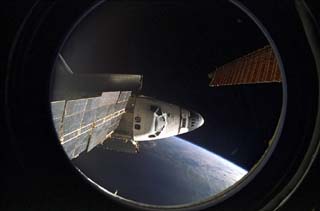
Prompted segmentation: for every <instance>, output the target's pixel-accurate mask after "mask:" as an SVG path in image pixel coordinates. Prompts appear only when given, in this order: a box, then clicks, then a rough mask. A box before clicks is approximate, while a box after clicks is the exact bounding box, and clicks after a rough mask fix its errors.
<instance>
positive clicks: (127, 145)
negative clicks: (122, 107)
mask: <svg viewBox="0 0 320 211" xmlns="http://www.w3.org/2000/svg"><path fill="white" fill-rule="evenodd" d="M203 124H204V119H203V117H202V116H201V115H200V114H199V113H197V112H195V111H191V110H187V109H185V108H182V107H180V106H178V105H174V104H171V103H167V102H164V101H160V100H157V99H154V98H151V97H147V96H143V95H138V96H134V95H133V96H131V97H130V99H129V101H128V104H127V107H126V112H125V114H123V116H122V118H121V120H120V124H119V126H118V128H117V129H116V130H115V132H114V133H113V134H112V136H111V138H110V139H109V140H106V141H105V148H107V149H110V150H116V151H122V152H138V151H139V144H138V143H139V142H142V141H153V140H156V139H164V138H168V137H171V136H176V135H179V134H183V133H187V132H190V131H193V130H195V129H197V128H199V127H201V126H202V125H203Z"/></svg>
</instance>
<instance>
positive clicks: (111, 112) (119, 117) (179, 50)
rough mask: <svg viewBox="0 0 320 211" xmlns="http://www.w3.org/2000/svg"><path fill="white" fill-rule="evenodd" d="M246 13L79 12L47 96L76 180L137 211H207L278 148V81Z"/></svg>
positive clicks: (171, 9) (202, 8)
mask: <svg viewBox="0 0 320 211" xmlns="http://www.w3.org/2000/svg"><path fill="white" fill-rule="evenodd" d="M240 9H243V8H240ZM219 11H220V12H219ZM221 11H224V12H223V13H222V12H221ZM247 13H249V11H247V10H243V11H242V10H239V8H238V7H237V6H236V5H235V4H232V3H228V2H227V3H210V4H197V5H194V4H188V3H181V2H171V3H152V2H149V3H148V2H140V3H129V2H125V3H103V4H101V5H99V6H98V7H96V8H95V9H94V10H93V11H91V12H90V14H87V15H86V16H84V17H82V18H81V21H79V22H78V23H77V25H76V26H74V28H73V30H72V31H70V33H69V35H68V36H67V37H66V39H65V42H64V43H63V45H62V47H61V48H60V50H59V52H58V56H57V59H56V62H55V65H54V72H53V75H52V77H53V78H52V79H53V83H52V95H51V108H52V115H53V116H52V118H53V120H54V124H55V128H56V132H57V134H58V137H59V140H60V143H61V144H62V146H63V148H64V150H65V152H66V153H67V155H68V157H69V158H70V159H71V161H72V163H73V164H74V165H75V166H76V168H77V169H78V170H79V171H80V172H81V174H82V175H84V176H85V177H86V178H88V179H89V181H91V182H92V183H93V184H94V186H96V187H98V188H99V189H101V190H103V192H104V193H106V194H107V195H109V196H110V197H112V198H114V199H115V200H120V201H122V202H124V203H126V204H128V205H132V206H135V207H137V208H144V209H146V208H147V209H165V208H166V209H193V208H195V209H197V208H199V207H204V206H210V205H213V204H215V203H217V202H220V201H222V200H225V199H227V198H229V197H230V196H232V195H233V194H235V193H236V192H237V191H238V190H239V189H240V188H241V187H242V186H244V185H245V184H246V183H248V182H250V180H251V179H252V178H253V177H254V176H255V175H256V174H257V173H258V172H259V170H260V169H261V168H263V166H264V164H265V163H266V162H267V161H268V158H269V156H270V155H271V153H272V151H273V149H274V147H275V146H276V144H277V139H278V136H279V133H280V132H281V128H282V124H283V118H284V116H285V109H286V92H285V90H286V80H285V76H284V74H283V70H282V63H281V60H280V58H279V56H278V54H277V52H276V51H275V50H276V46H275V45H274V43H273V41H272V39H271V38H270V37H269V34H268V33H267V31H266V30H265V29H264V28H263V26H262V25H261V23H259V22H258V20H257V19H253V20H252V18H254V17H253V16H250V15H251V13H249V14H247ZM248 40H249V41H248ZM118 81H121V83H119V82H118ZM142 81H143V85H142ZM149 96H152V97H149ZM167 114H170V115H167Z"/></svg>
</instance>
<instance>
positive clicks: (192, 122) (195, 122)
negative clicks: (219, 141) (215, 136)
mask: <svg viewBox="0 0 320 211" xmlns="http://www.w3.org/2000/svg"><path fill="white" fill-rule="evenodd" d="M203 123H204V119H203V117H202V116H201V115H200V114H199V113H197V112H194V111H190V117H189V124H188V129H189V131H191V130H194V129H197V128H199V127H201V126H202V125H203Z"/></svg>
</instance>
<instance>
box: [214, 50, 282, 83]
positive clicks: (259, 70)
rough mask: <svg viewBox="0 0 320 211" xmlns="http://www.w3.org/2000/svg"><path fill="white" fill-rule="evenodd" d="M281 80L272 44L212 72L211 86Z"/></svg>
mask: <svg viewBox="0 0 320 211" xmlns="http://www.w3.org/2000/svg"><path fill="white" fill-rule="evenodd" d="M272 82H281V74H280V69H279V66H278V63H277V59H276V57H275V55H274V53H273V51H272V48H271V47H270V46H265V47H263V48H261V49H258V50H256V51H254V52H252V53H249V54H247V55H245V56H243V57H240V58H238V59H235V60H233V61H231V62H230V63H227V64H225V65H223V66H221V67H218V68H217V69H216V70H215V71H214V72H213V73H212V74H211V82H210V84H209V85H210V86H226V85H237V84H257V83H272Z"/></svg>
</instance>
